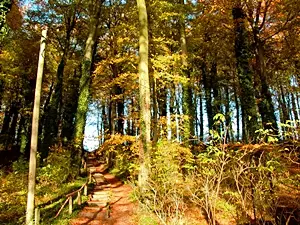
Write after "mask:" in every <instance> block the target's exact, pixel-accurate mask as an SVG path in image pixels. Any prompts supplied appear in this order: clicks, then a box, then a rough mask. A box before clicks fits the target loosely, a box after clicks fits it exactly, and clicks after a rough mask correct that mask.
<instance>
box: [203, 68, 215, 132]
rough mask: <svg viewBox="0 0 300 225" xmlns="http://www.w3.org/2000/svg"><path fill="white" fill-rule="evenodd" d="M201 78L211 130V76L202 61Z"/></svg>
mask: <svg viewBox="0 0 300 225" xmlns="http://www.w3.org/2000/svg"><path fill="white" fill-rule="evenodd" d="M201 70H202V78H203V85H204V92H205V102H206V114H207V120H208V129H209V130H211V129H212V126H213V123H214V121H213V107H212V92H211V81H210V80H211V77H210V76H209V75H208V74H207V70H206V65H205V63H204V62H203V64H202V67H201Z"/></svg>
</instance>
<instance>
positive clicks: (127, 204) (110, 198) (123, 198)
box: [70, 158, 137, 225]
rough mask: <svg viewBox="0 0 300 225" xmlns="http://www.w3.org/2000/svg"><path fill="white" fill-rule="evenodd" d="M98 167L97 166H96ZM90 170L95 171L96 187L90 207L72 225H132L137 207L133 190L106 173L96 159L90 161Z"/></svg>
mask: <svg viewBox="0 0 300 225" xmlns="http://www.w3.org/2000/svg"><path fill="white" fill-rule="evenodd" d="M95 165H96V166H95ZM88 168H89V169H90V170H94V171H95V172H94V173H93V178H94V180H95V183H96V184H95V186H94V188H93V190H91V192H90V193H91V194H90V195H89V201H88V205H87V206H85V207H84V208H83V209H82V211H81V212H80V213H79V214H78V216H77V217H76V218H75V219H73V220H72V221H71V223H70V224H72V225H96V224H97V225H98V224H103V225H112V224H113V225H132V224H134V223H135V222H134V220H135V212H136V209H137V205H136V204H135V203H133V202H132V201H131V200H130V194H131V192H132V188H131V186H130V185H128V184H123V182H122V181H120V180H119V179H118V178H116V177H115V176H114V175H112V174H109V173H105V169H103V168H104V167H103V165H101V164H100V165H99V163H98V162H97V161H96V159H94V158H91V159H88Z"/></svg>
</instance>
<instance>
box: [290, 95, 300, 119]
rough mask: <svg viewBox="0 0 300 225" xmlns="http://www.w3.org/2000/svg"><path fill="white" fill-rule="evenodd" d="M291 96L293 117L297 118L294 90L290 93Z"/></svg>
mask: <svg viewBox="0 0 300 225" xmlns="http://www.w3.org/2000/svg"><path fill="white" fill-rule="evenodd" d="M291 96H292V109H293V114H294V119H295V120H299V117H298V112H297V106H296V99H295V95H294V92H292V93H291Z"/></svg>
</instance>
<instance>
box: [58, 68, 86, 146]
mask: <svg viewBox="0 0 300 225" xmlns="http://www.w3.org/2000/svg"><path fill="white" fill-rule="evenodd" d="M78 71H80V68H79V69H74V73H73V76H72V77H71V78H70V80H69V82H70V83H71V84H72V85H70V86H68V87H67V88H65V89H64V92H65V93H64V97H65V98H64V104H63V109H62V131H61V138H62V140H63V143H64V145H66V144H68V143H69V142H70V141H71V140H72V138H73V134H74V129H75V124H74V118H75V115H76V109H77V106H78V89H79V79H80V77H81V73H80V72H78Z"/></svg>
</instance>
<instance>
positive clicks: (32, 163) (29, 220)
mask: <svg viewBox="0 0 300 225" xmlns="http://www.w3.org/2000/svg"><path fill="white" fill-rule="evenodd" d="M46 36H47V30H46V29H45V30H43V31H42V38H41V47H40V54H39V64H38V71H37V79H36V88H35V97H34V107H33V115H32V132H31V145H30V159H29V176H28V195H27V208H26V225H33V215H34V196H35V179H36V153H37V145H38V133H39V132H38V128H39V114H40V100H41V91H42V80H43V69H44V60H45V47H46Z"/></svg>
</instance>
